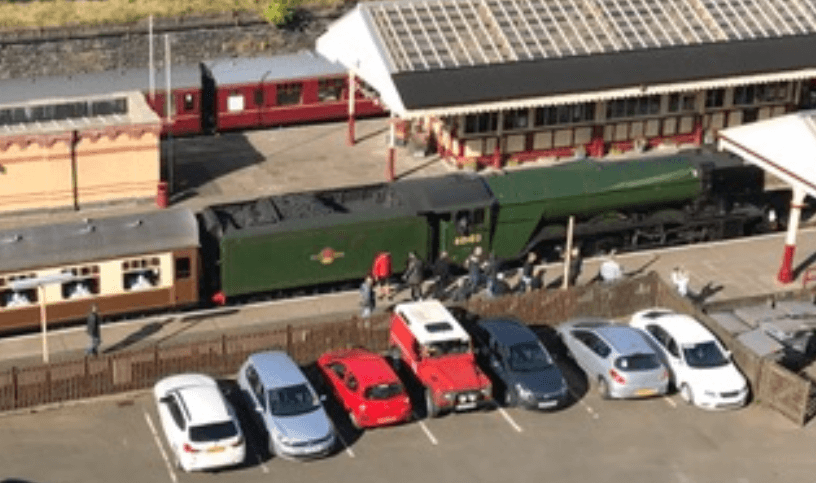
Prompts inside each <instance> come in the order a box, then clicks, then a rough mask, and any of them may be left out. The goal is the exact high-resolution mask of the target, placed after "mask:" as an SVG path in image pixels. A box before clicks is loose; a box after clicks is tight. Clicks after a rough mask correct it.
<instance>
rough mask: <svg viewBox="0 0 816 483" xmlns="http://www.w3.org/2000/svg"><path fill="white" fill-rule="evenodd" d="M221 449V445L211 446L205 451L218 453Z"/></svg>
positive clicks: (222, 449) (222, 448)
mask: <svg viewBox="0 0 816 483" xmlns="http://www.w3.org/2000/svg"><path fill="white" fill-rule="evenodd" d="M222 451H224V447H223V446H213V447H212V448H209V449H208V450H207V452H208V453H220V452H222Z"/></svg>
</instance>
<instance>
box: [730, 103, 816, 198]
mask: <svg viewBox="0 0 816 483" xmlns="http://www.w3.org/2000/svg"><path fill="white" fill-rule="evenodd" d="M718 136H719V141H718V145H719V148H720V149H723V150H727V151H730V152H732V153H734V154H737V155H739V156H741V157H742V158H744V159H745V160H746V161H748V162H750V163H752V164H755V165H757V166H759V167H760V168H762V169H764V170H765V171H768V172H770V173H771V174H773V175H774V176H776V177H778V178H779V179H781V180H783V181H785V182H786V183H788V184H790V185H791V187H793V188H800V189H802V190H803V191H804V192H805V193H807V194H808V195H810V196H813V197H816V110H812V111H801V112H797V113H794V114H788V115H786V116H780V117H775V118H773V119H768V120H765V121H757V122H753V123H751V124H745V125H743V126H736V127H731V128H728V129H723V130H722V131H720V132H719V133H718Z"/></svg>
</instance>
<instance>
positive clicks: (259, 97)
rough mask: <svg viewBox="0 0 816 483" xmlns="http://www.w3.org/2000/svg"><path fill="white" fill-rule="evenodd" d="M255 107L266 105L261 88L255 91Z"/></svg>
mask: <svg viewBox="0 0 816 483" xmlns="http://www.w3.org/2000/svg"><path fill="white" fill-rule="evenodd" d="M255 105H256V106H258V107H261V106H263V105H264V93H263V89H261V88H260V87H259V88H257V89H255Z"/></svg>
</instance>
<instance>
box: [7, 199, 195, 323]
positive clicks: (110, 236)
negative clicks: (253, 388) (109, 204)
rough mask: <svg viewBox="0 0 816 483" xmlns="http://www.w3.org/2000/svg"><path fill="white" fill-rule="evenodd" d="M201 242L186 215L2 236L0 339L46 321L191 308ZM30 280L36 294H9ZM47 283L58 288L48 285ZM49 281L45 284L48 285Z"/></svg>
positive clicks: (31, 291)
mask: <svg viewBox="0 0 816 483" xmlns="http://www.w3.org/2000/svg"><path fill="white" fill-rule="evenodd" d="M199 266H200V264H199V237H198V227H197V224H196V220H195V216H194V215H193V213H192V212H191V211H190V210H186V209H179V210H167V211H154V212H149V213H141V214H138V215H129V216H120V217H115V218H106V219H99V220H96V219H86V220H82V221H79V222H71V223H62V224H57V225H44V226H34V227H26V228H17V229H12V230H6V231H3V232H0V331H10V330H17V329H23V328H30V327H32V326H34V325H36V324H37V321H38V320H40V317H41V315H40V314H41V309H42V306H43V305H45V308H46V314H47V320H48V322H49V323H53V322H67V321H72V320H78V319H82V318H83V317H85V316H86V315H87V313H88V311H89V309H90V307H91V305H92V304H96V305H97V306H98V308H99V311H100V313H101V314H102V315H116V314H124V313H133V312H145V311H151V310H157V309H162V308H169V307H181V306H187V305H191V304H195V303H196V302H197V301H198V298H199V290H198V280H199V275H200V274H199ZM24 280H29V281H30V282H32V283H33V284H34V285H37V284H38V283H40V282H38V281H42V282H41V283H42V285H37V286H35V287H34V288H25V289H19V290H14V288H16V287H18V286H19V285H24V286H28V285H31V284H16V283H15V282H19V281H24ZM53 280H59V281H57V282H53ZM49 281H51V282H49Z"/></svg>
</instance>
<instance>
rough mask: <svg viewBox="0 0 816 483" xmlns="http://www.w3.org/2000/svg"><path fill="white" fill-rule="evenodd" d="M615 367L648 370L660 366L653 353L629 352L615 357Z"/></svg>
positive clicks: (623, 369) (626, 369)
mask: <svg viewBox="0 0 816 483" xmlns="http://www.w3.org/2000/svg"><path fill="white" fill-rule="evenodd" d="M615 367H617V368H618V369H620V370H622V371H648V370H651V369H657V368H658V367H660V359H658V358H657V356H656V355H655V354H630V355H628V356H621V357H618V358H617V359H615Z"/></svg>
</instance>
